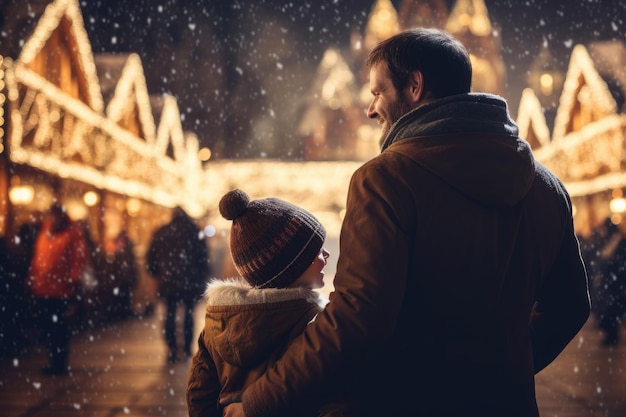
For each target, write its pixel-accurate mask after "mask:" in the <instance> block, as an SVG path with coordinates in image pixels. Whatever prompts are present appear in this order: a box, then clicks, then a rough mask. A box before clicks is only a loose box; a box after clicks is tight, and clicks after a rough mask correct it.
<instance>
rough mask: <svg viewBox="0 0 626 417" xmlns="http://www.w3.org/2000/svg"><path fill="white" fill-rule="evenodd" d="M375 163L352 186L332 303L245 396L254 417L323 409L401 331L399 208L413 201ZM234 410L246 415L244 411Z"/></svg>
mask: <svg viewBox="0 0 626 417" xmlns="http://www.w3.org/2000/svg"><path fill="white" fill-rule="evenodd" d="M372 162H373V161H370V163H367V164H365V165H364V166H363V167H361V168H360V169H359V170H357V172H355V174H354V176H353V177H352V179H351V182H350V188H349V191H348V199H347V205H346V216H345V218H344V222H343V225H342V230H341V236H340V255H339V260H338V264H337V274H336V276H335V280H334V286H335V291H334V292H333V293H332V294H331V295H330V302H329V303H328V304H327V306H326V308H325V309H324V311H322V312H321V313H320V314H319V315H318V316H317V318H316V320H315V321H314V322H312V323H311V324H309V325H308V326H307V328H306V330H305V332H304V333H303V334H302V335H301V336H299V337H297V338H296V339H295V340H294V341H293V342H292V343H291V344H290V346H289V348H288V350H287V351H286V352H285V354H284V355H283V357H282V358H281V359H280V360H279V361H278V362H276V364H275V365H274V366H273V367H272V368H271V369H269V370H268V372H267V373H265V374H264V375H263V376H262V377H261V378H259V379H258V380H257V381H255V382H254V383H253V384H252V385H251V386H249V387H248V388H247V389H246V390H245V391H244V393H243V397H242V398H243V409H244V411H245V415H246V416H248V417H256V416H269V415H279V414H281V413H284V412H286V411H287V410H289V409H291V408H292V407H294V406H296V405H297V406H300V405H303V404H307V405H308V404H311V405H312V406H318V405H319V404H317V402H319V401H320V398H322V397H323V394H324V393H326V391H325V389H327V387H328V386H329V385H331V383H332V382H333V381H336V380H341V379H342V377H343V376H344V375H346V374H347V373H348V372H350V370H351V369H354V368H355V367H357V366H359V365H360V364H361V363H362V362H363V360H364V358H366V357H368V356H369V355H370V354H371V353H372V352H373V351H374V350H375V349H376V348H378V347H379V346H380V344H381V343H382V342H383V340H385V339H387V338H388V337H389V336H390V335H391V333H392V331H393V329H394V328H395V324H396V321H397V317H398V314H399V311H400V308H401V306H402V301H403V297H404V290H405V286H406V282H405V281H406V274H407V259H408V247H409V244H408V242H407V238H406V233H405V231H404V230H403V224H402V222H401V221H400V220H399V219H398V217H397V214H396V212H395V211H394V209H393V208H394V207H399V206H401V205H402V206H403V205H405V201H403V199H402V192H403V190H400V189H398V185H397V181H395V180H394V179H393V176H392V175H390V174H389V172H386V169H385V167H384V166H383V165H382V164H381V163H380V161H376V160H374V163H372ZM231 411H232V412H233V413H235V412H239V407H238V406H237V407H236V408H234V409H229V410H228V412H231ZM233 415H237V414H233ZM239 415H240V414H239Z"/></svg>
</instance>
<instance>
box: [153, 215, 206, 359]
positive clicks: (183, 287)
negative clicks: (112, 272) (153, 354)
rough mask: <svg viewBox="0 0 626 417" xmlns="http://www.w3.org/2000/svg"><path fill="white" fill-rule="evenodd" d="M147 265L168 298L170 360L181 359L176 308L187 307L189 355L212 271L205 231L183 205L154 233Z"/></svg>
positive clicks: (185, 344) (185, 345)
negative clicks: (195, 314) (196, 311)
mask: <svg viewBox="0 0 626 417" xmlns="http://www.w3.org/2000/svg"><path fill="white" fill-rule="evenodd" d="M146 268H147V270H148V272H149V273H150V274H151V275H152V276H153V277H155V278H156V279H157V280H158V295H159V296H160V297H161V298H163V299H164V301H165V308H166V313H165V324H164V334H165V342H166V343H167V348H168V357H167V361H168V363H174V362H176V361H177V360H178V352H177V350H178V347H177V341H176V334H177V332H176V310H177V307H178V305H179V304H181V303H182V304H183V306H184V309H185V310H184V317H183V320H184V321H183V338H184V341H183V348H184V353H185V356H186V357H187V358H190V357H191V344H192V339H193V331H194V319H193V310H194V307H195V304H196V302H197V301H198V300H199V299H200V298H201V296H202V292H203V291H204V286H205V285H206V281H207V278H208V275H209V273H210V269H209V252H208V248H207V245H206V241H205V239H204V234H203V233H202V231H201V230H200V229H199V228H198V226H197V225H196V224H195V223H194V222H193V220H192V219H191V218H190V217H189V215H188V214H187V213H186V212H185V211H184V210H183V209H182V208H181V207H176V209H174V213H173V215H172V220H171V221H170V222H169V223H168V224H166V225H164V226H162V227H161V228H159V229H158V230H157V231H156V233H155V234H154V236H153V238H152V242H151V243H150V248H149V249H148V253H147V255H146Z"/></svg>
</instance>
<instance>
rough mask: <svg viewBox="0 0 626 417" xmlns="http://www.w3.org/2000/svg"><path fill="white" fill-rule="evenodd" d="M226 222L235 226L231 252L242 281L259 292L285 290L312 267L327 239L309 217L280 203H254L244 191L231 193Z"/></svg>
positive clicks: (224, 203) (225, 201) (223, 204)
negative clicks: (272, 289) (271, 289)
mask: <svg viewBox="0 0 626 417" xmlns="http://www.w3.org/2000/svg"><path fill="white" fill-rule="evenodd" d="M219 210H220V214H221V215H222V217H224V218H225V219H227V220H232V221H233V224H232V227H231V230H230V251H231V255H232V258H233V262H234V264H235V267H236V268H237V271H238V272H239V273H240V274H241V276H242V277H243V278H244V279H245V280H246V281H248V283H250V285H253V286H255V287H257V288H286V287H288V286H289V285H291V284H292V283H293V282H294V281H296V280H297V279H298V278H299V277H300V275H302V274H303V273H304V271H306V269H307V268H308V267H309V266H310V265H311V263H313V261H314V260H315V258H316V257H317V255H318V254H319V252H320V250H321V249H322V245H323V244H324V240H325V239H326V230H325V229H324V226H322V224H321V223H320V222H319V221H318V220H317V219H316V218H315V216H313V215H312V214H311V213H309V212H308V211H306V210H304V209H302V208H300V207H298V206H296V205H293V204H291V203H289V202H287V201H283V200H280V199H277V198H265V199H259V200H252V201H251V200H250V197H249V196H248V195H247V194H246V193H245V192H244V191H242V190H239V189H236V190H233V191H230V192H228V193H226V194H225V195H224V196H223V197H222V199H221V200H220V203H219Z"/></svg>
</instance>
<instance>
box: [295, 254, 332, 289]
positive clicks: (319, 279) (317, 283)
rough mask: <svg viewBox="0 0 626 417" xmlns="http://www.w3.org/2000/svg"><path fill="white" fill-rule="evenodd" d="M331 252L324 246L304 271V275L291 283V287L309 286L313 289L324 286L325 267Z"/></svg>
mask: <svg viewBox="0 0 626 417" xmlns="http://www.w3.org/2000/svg"><path fill="white" fill-rule="evenodd" d="M329 256H330V253H329V252H328V251H327V250H326V249H324V248H322V249H321V250H320V253H319V254H318V255H317V257H316V258H315V259H314V260H313V263H312V264H311V265H310V266H309V267H308V268H307V269H306V271H304V273H303V274H302V275H300V277H299V278H298V279H297V280H296V281H295V282H294V283H293V284H292V285H291V287H307V288H311V289H316V288H322V287H323V286H324V271H323V269H324V267H325V266H326V263H327V259H328V257H329Z"/></svg>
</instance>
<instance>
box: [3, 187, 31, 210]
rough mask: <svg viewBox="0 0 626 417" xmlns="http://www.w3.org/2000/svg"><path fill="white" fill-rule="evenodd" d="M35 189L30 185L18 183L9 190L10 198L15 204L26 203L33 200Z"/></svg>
mask: <svg viewBox="0 0 626 417" xmlns="http://www.w3.org/2000/svg"><path fill="white" fill-rule="evenodd" d="M34 196H35V190H34V189H33V187H32V186H30V185H16V186H13V187H11V189H10V190H9V200H11V203H13V204H15V205H26V204H29V203H30V202H31V201H33V197H34Z"/></svg>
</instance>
